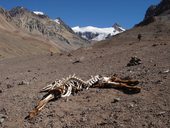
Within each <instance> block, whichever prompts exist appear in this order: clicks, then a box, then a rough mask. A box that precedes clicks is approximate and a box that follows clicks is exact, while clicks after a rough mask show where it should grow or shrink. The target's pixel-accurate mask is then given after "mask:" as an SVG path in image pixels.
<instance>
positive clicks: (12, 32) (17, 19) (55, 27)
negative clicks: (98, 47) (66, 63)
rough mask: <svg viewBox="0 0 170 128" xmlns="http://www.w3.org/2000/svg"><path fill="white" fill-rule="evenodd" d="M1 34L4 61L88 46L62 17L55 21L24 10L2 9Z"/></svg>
mask: <svg viewBox="0 0 170 128" xmlns="http://www.w3.org/2000/svg"><path fill="white" fill-rule="evenodd" d="M56 21H58V22H56ZM0 33H1V35H0V45H1V48H0V54H1V58H2V57H4V58H5V57H11V56H18V55H29V54H30V55H31V54H43V53H49V52H61V51H71V50H75V49H77V48H80V47H82V46H86V45H88V42H87V41H86V40H84V39H82V38H81V37H79V36H78V35H76V34H75V33H74V32H73V31H72V29H71V28H70V27H69V26H68V25H66V24H65V23H64V22H63V21H62V20H61V19H60V18H58V19H57V20H55V21H54V20H52V19H50V18H49V17H48V16H47V15H45V14H43V13H40V12H31V11H29V10H28V9H25V8H23V7H16V8H13V9H11V10H10V11H7V10H5V9H3V8H0Z"/></svg>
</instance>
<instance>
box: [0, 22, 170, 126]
mask: <svg viewBox="0 0 170 128" xmlns="http://www.w3.org/2000/svg"><path fill="white" fill-rule="evenodd" d="M166 25H167V26H168V27H167V26H166ZM138 33H141V34H142V40H141V41H140V42H139V41H138V40H137V34H138ZM169 35H170V28H169V24H165V25H163V26H161V25H160V24H157V23H154V24H152V25H149V26H145V27H139V28H135V29H133V30H129V31H127V32H124V33H123V34H120V35H118V36H115V37H114V38H112V39H111V40H107V41H103V42H101V43H99V44H96V45H94V46H93V47H88V48H82V49H79V50H76V51H73V52H71V53H70V54H69V53H63V54H60V55H59V54H54V55H53V56H50V53H49V54H47V55H36V56H27V57H17V58H11V59H4V60H1V61H0V72H1V73H0V99H1V100H0V114H3V115H5V116H6V117H5V119H4V121H3V122H2V123H1V124H0V127H3V128H16V127H20V128H23V127H25V128H47V127H48V128H60V127H63V128H73V127H78V128H79V127H84V128H88V127H90V128H91V127H99V128H100V127H101V128H102V127H104V128H107V127H108V128H110V127H116V128H160V127H161V128H169V127H170V120H169V119H170V93H169V92H170V72H168V70H170V40H169ZM133 56H137V57H138V58H139V59H141V64H139V65H136V66H130V67H127V66H126V65H127V63H128V62H129V60H130V59H131V57H133ZM77 60H79V61H78V62H79V63H74V64H73V62H74V61H77ZM73 73H75V74H77V76H79V77H81V78H83V79H84V80H86V79H88V78H90V75H96V74H101V75H107V76H109V75H113V74H117V75H118V76H119V77H130V78H133V79H137V80H140V84H139V85H138V86H140V87H141V88H142V91H141V93H138V94H134V95H128V94H124V93H123V92H121V91H118V90H115V89H92V88H90V89H89V90H84V91H81V92H79V93H78V94H77V95H75V96H70V97H68V98H61V99H59V100H56V101H54V102H50V103H48V104H47V106H46V107H45V108H44V109H43V110H42V112H41V113H40V114H39V115H38V116H37V117H36V118H34V119H33V120H25V119H24V118H25V117H26V116H27V114H28V112H29V111H30V110H31V109H33V108H34V107H35V105H36V103H37V101H38V100H39V99H41V98H42V97H43V95H44V94H42V93H39V90H40V89H41V88H42V87H44V86H46V84H47V83H50V82H53V81H54V80H55V79H61V78H63V77H67V76H68V75H70V74H73ZM22 81H24V82H25V83H27V84H24V85H20V83H21V82H22ZM115 99H118V101H117V102H115Z"/></svg>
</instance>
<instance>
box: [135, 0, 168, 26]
mask: <svg viewBox="0 0 170 128" xmlns="http://www.w3.org/2000/svg"><path fill="white" fill-rule="evenodd" d="M169 14H170V0H161V2H160V3H159V4H158V5H151V6H150V7H149V8H148V9H147V11H146V14H145V17H144V19H143V21H141V22H140V23H138V24H137V25H135V26H144V25H148V24H150V23H152V22H154V21H156V20H160V17H161V18H162V20H168V17H169Z"/></svg>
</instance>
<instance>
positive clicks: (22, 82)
mask: <svg viewBox="0 0 170 128" xmlns="http://www.w3.org/2000/svg"><path fill="white" fill-rule="evenodd" d="M18 85H29V82H27V81H21V82H19V83H18Z"/></svg>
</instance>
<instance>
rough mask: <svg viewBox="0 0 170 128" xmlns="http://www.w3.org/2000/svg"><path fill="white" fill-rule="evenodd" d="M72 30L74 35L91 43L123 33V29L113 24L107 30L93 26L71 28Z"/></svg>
mask: <svg viewBox="0 0 170 128" xmlns="http://www.w3.org/2000/svg"><path fill="white" fill-rule="evenodd" d="M72 29H73V30H74V32H75V33H77V34H78V35H80V36H81V37H82V38H85V39H87V40H93V41H101V40H104V39H106V38H108V37H110V36H113V35H116V34H118V33H121V32H123V31H125V29H123V28H122V27H121V26H119V25H118V24H114V25H113V26H112V27H108V28H98V27H93V26H87V27H79V26H77V27H73V28H72Z"/></svg>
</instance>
